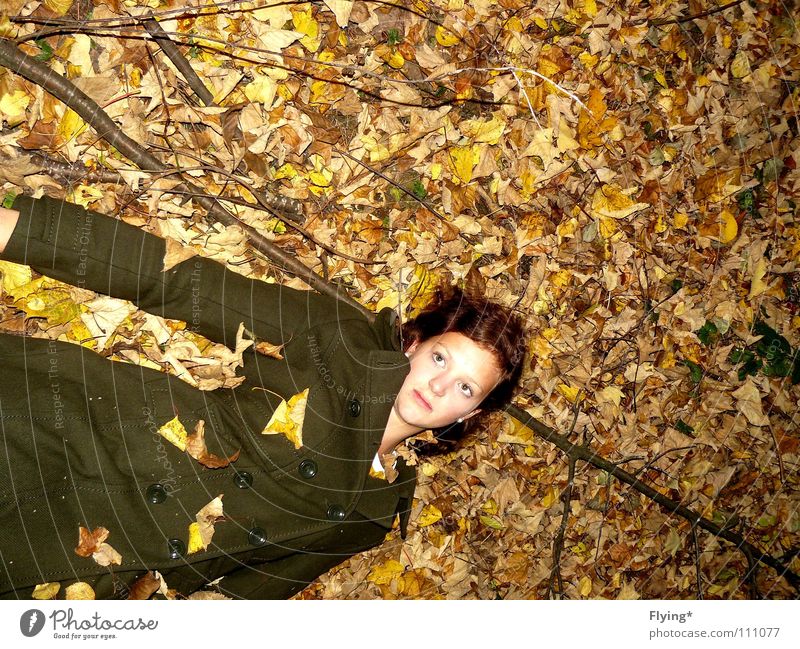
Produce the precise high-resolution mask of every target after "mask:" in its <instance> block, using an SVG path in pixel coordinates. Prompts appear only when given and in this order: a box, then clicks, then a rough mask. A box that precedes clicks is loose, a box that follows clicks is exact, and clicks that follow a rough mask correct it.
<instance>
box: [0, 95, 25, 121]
mask: <svg viewBox="0 0 800 649" xmlns="http://www.w3.org/2000/svg"><path fill="white" fill-rule="evenodd" d="M30 103H31V98H30V95H28V93H27V92H25V91H24V90H15V91H14V92H6V93H5V94H4V95H3V96H2V97H0V123H2V121H3V120H5V121H6V122H8V125H9V126H10V127H13V126H16V125H17V124H19V123H21V122H24V121H25V109H26V108H27V107H28V104H30Z"/></svg>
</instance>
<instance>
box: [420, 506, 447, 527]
mask: <svg viewBox="0 0 800 649" xmlns="http://www.w3.org/2000/svg"><path fill="white" fill-rule="evenodd" d="M440 520H442V512H441V511H439V509H438V508H437V507H436V506H435V505H425V507H423V508H422V512H420V515H419V518H418V519H417V526H418V527H428V525H433V524H434V523H436V522H438V521H440Z"/></svg>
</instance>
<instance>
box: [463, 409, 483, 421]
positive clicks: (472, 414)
mask: <svg viewBox="0 0 800 649" xmlns="http://www.w3.org/2000/svg"><path fill="white" fill-rule="evenodd" d="M480 411H481V409H480V408H475V410H473V411H472V412H470V413H469V414H466V415H464V416H463V417H461V419H464V420H467V419H469V418H470V417H474V416H475V415H477V414H478V413H479V412H480Z"/></svg>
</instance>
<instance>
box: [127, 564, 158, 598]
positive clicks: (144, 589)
mask: <svg viewBox="0 0 800 649" xmlns="http://www.w3.org/2000/svg"><path fill="white" fill-rule="evenodd" d="M156 575H157V573H154V572H152V571H151V570H148V571H147V572H146V573H145V574H143V575H142V576H141V577H139V578H138V579H137V580H136V581H134V582H133V583H132V584H131V588H130V590H129V591H128V599H150V597H152V595H153V593H155V592H156V591H157V590H158V589H159V588H160V587H161V579H159V578H158V577H157V576H156Z"/></svg>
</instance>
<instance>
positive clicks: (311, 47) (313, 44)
mask: <svg viewBox="0 0 800 649" xmlns="http://www.w3.org/2000/svg"><path fill="white" fill-rule="evenodd" d="M311 11H312V10H311V7H310V6H309V8H308V9H306V10H305V11H302V10H293V11H292V23H293V24H294V28H295V29H296V30H297V31H298V32H300V33H301V34H303V35H304V36H303V38H301V39H300V43H301V44H302V45H303V47H305V48H306V49H307V50H308V51H309V52H316V51H317V49H319V44H320V36H319V23H318V22H317V21H316V20H314V17H313V16H312V15H311Z"/></svg>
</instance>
